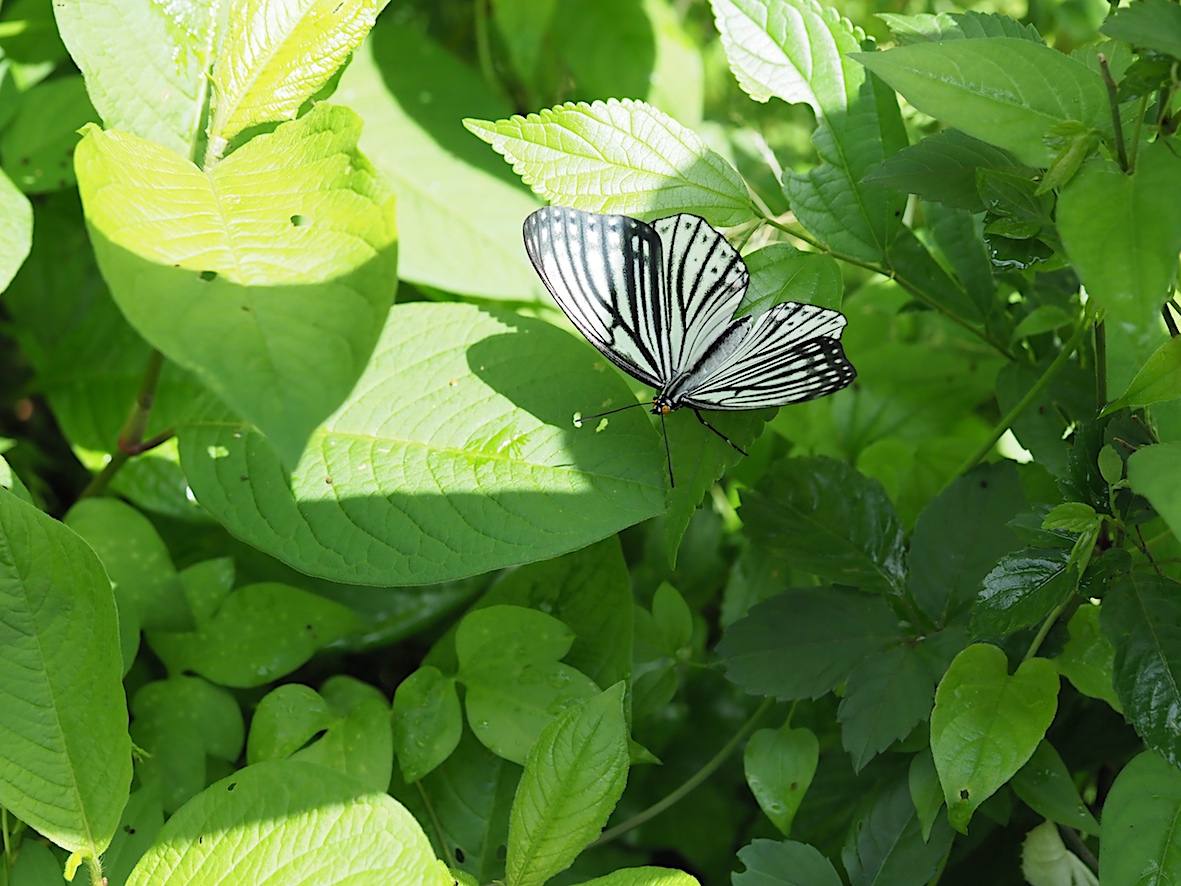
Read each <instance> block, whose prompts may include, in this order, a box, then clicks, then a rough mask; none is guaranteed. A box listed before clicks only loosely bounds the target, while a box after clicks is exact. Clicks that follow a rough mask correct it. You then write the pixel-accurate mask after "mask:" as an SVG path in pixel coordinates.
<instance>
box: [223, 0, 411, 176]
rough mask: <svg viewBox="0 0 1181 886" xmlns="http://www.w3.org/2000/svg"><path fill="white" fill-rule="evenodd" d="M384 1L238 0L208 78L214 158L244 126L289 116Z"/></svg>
mask: <svg viewBox="0 0 1181 886" xmlns="http://www.w3.org/2000/svg"><path fill="white" fill-rule="evenodd" d="M386 2H388V0H296V2H287V3H279V4H275V3H270V2H267V0H238V2H236V3H234V12H233V15H231V16H229V19H228V21H227V27H226V31H225V34H224V36H223V37H222V40H221V42H220V44H219V46H218V58H217V62H216V63H215V64H214V66H213V74H212V75H211V76H210V78H209V79H210V80H211V81H212V82H213V98H212V101H211V103H210V120H209V130H208V131H209V139H210V142H211V144H213V146H214V151H215V153H218V154H220V151H219V150H218V145H219V143H220V144H221V145H224V143H225V142H226V141H228V140H229V139H231V138H233V137H234V136H235V135H237V134H238V133H239V132H241V131H242V130H243V129H246V128H248V127H251V126H257V125H259V124H260V123H271V122H274V121H276V120H291V119H294V118H295V115H296V114H297V113H298V111H299V109H300V106H301V105H302V104H303V103H304V102H305V101H307V100H308V99H309V98H311V97H312V96H313V95H314V94H315V93H316V92H317V90H319V89H320V87H322V86H323V85H324V84H325V83H327V82H328V78H330V77H331V76H332V75H333V73H335V71H336V69H337V68H339V67H340V66H341V65H342V64H344V62H345V60H346V59H347V58H348V56H349V53H350V52H352V51H353V50H354V49H355V48H356V47H357V46H359V45H360V44H361V41H362V40H363V39H365V35H366V34H367V33H368V32H369V29H370V28H371V27H373V22H374V20H376V18H377V13H378V12H379V11H380V10H381V8H382V7H383V6H385V4H386Z"/></svg>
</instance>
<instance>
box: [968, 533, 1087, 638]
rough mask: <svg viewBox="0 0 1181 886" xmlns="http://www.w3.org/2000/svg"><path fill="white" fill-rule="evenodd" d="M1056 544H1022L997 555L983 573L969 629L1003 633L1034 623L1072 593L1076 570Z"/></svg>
mask: <svg viewBox="0 0 1181 886" xmlns="http://www.w3.org/2000/svg"><path fill="white" fill-rule="evenodd" d="M1069 561H1070V555H1069V553H1068V552H1067V551H1064V550H1060V549H1058V548H1025V549H1023V550H1020V551H1017V552H1015V553H1012V554H1009V555H1007V556H1005V557H1004V558H1002V559H1001V561H1000V563H998V564H997V566H996V568H995V569H993V570H992V571H991V572H989V573H988V575H986V576H985V577H984V589H983V590H982V591H981V592H980V596H979V597H978V598H977V600H976V604H975V606H973V608H972V633H973V634H975V636H977V637H1003V636H1005V635H1006V634H1011V633H1013V631H1016V630H1019V629H1020V628H1024V627H1028V626H1030V625H1033V624H1037V623H1038V622H1040V621H1041V620H1042V619H1044V618H1045V617H1046V616H1047V615H1049V614H1050V613H1051V612H1053V611H1054V608H1055V607H1057V606H1059V605H1061V604H1062V603H1063V602H1065V601H1066V600H1067V599H1068V598H1069V597H1070V595H1071V594H1072V593H1074V588H1075V584H1076V583H1077V574H1076V573H1075V571H1074V570H1072V569H1070V568H1069Z"/></svg>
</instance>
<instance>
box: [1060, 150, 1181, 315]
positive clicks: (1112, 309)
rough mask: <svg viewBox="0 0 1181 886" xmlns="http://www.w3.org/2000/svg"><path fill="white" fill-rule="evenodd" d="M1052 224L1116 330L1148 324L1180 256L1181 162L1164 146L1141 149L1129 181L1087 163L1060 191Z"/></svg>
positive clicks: (1104, 165)
mask: <svg viewBox="0 0 1181 886" xmlns="http://www.w3.org/2000/svg"><path fill="white" fill-rule="evenodd" d="M1056 218H1057V222H1058V233H1059V234H1060V235H1061V237H1062V245H1063V246H1065V247H1066V253H1067V255H1069V256H1070V260H1071V262H1072V263H1073V265H1074V267H1075V270H1077V271H1078V275H1079V277H1080V278H1081V279H1082V281H1083V285H1084V286H1086V287H1087V293H1088V294H1089V295H1090V296H1092V297H1093V298H1095V300H1096V301H1098V303H1099V304H1100V305H1102V306H1103V307H1104V308H1106V309H1107V311H1108V314H1109V316H1111V318H1112V319H1113V320H1114V321H1116V322H1119V323H1125V324H1129V323H1130V324H1133V325H1134V326H1136V327H1137V328H1140V329H1142V328H1145V327H1148V326H1149V325H1150V324H1152V323H1154V322H1155V321H1156V317H1157V315H1158V314H1159V312H1160V309H1161V305H1162V304H1164V301H1165V298H1166V297H1167V295H1168V287H1169V285H1170V284H1171V283H1172V282H1173V280H1174V279H1175V278H1176V275H1177V252H1178V250H1181V159H1178V157H1177V156H1176V155H1175V154H1174V153H1173V152H1172V151H1171V150H1170V149H1169V147H1168V145H1166V144H1165V143H1163V142H1159V143H1154V144H1150V145H1146V146H1145V147H1144V148H1143V149H1142V150H1141V151H1140V154H1139V157H1138V158H1137V160H1136V169H1135V172H1134V173H1133V174H1132V175H1125V174H1124V173H1123V172H1121V171H1120V168H1119V166H1117V165H1116V164H1115V163H1114V162H1112V161H1111V160H1103V159H1096V160H1092V161H1091V162H1090V163H1087V164H1086V165H1084V166H1083V168H1082V169H1080V170H1079V172H1078V175H1076V176H1075V177H1074V178H1073V179H1071V180H1070V183H1069V184H1068V185H1067V186H1066V187H1065V188H1063V189H1062V194H1061V196H1060V197H1059V198H1058V209H1057V213H1056Z"/></svg>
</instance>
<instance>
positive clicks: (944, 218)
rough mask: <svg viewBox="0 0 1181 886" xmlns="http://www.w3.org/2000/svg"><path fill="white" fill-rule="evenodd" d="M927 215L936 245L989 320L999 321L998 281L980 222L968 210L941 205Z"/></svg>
mask: <svg viewBox="0 0 1181 886" xmlns="http://www.w3.org/2000/svg"><path fill="white" fill-rule="evenodd" d="M923 211H924V212H925V214H926V216H927V224H928V225H929V227H930V230H931V234H932V235H933V236H934V238H935V243H936V245H937V246H938V247H939V249H940V251H941V252H942V253H943V255H944V256H945V257H946V258H947V261H948V262H949V263H950V264H951V269H952V270H953V271H954V272H955V276H956V279H958V280H959V281H960V283H962V284H963V287H964V289H965V290H966V291H967V293H968V297H969V298H971V299H972V302H973V304H975V305H976V308H977V309H978V310H979V311H980V314H981V315H982V316H983V317H984V318H985V319H986V320H990V319H992V318H993V317H996V316H997V314H998V305H997V301H996V281H995V280H994V279H993V276H992V263H991V261H990V260H989V257H988V252H987V250H986V249H985V246H984V242H983V240H982V236H983V229H982V227H981V222H980V219H979V218H977V217H975V216H974V215H973V214H972V213H971V212H969V211H968V210H966V209H951V208H949V207H948V206H941V205H939V204H938V203H929V204H927V205H925V206H924V207H923Z"/></svg>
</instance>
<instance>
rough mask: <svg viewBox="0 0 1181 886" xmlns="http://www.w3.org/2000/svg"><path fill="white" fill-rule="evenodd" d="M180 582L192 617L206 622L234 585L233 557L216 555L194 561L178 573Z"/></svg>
mask: <svg viewBox="0 0 1181 886" xmlns="http://www.w3.org/2000/svg"><path fill="white" fill-rule="evenodd" d="M180 583H181V587H183V588H184V592H185V599H186V600H188V601H189V609H190V610H191V611H192V614H193V618H195V619H196V620H197V622H198V623H204V622H207V621H209V619H211V618H213V615H214V613H216V612H217V609H218V607H219V606H221V604H222V601H223V600H225V598H226V595H227V594H228V593H229V592H230V591H231V590H232V589H233V587H234V561H233V558H231V557H217V558H215V559H213V560H202V561H200V562H199V563H194V564H193V565H192V566H190V567H188V568H187V569H185V570H184V571H183V572H181V573H180Z"/></svg>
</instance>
